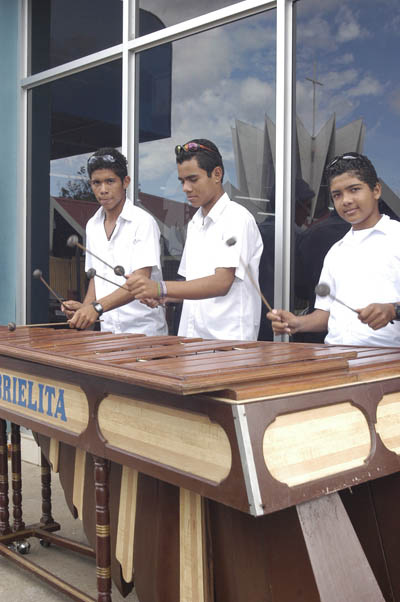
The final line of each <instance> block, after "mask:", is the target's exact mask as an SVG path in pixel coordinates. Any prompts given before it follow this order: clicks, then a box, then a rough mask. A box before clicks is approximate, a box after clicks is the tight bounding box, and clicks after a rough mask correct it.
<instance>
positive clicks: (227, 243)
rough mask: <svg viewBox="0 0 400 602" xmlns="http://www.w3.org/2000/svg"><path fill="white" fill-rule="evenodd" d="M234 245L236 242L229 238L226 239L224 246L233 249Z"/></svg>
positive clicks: (233, 238)
mask: <svg viewBox="0 0 400 602" xmlns="http://www.w3.org/2000/svg"><path fill="white" fill-rule="evenodd" d="M236 243H237V240H236V238H235V237H234V236H231V237H230V238H228V240H226V241H225V244H226V245H227V246H228V247H233V246H234V245H235V244H236Z"/></svg>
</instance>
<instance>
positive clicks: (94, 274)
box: [86, 266, 130, 293]
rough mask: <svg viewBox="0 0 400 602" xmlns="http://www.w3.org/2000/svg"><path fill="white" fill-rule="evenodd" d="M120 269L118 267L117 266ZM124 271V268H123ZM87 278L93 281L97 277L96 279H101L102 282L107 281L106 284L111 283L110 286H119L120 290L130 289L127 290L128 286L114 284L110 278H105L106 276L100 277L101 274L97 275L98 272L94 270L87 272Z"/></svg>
mask: <svg viewBox="0 0 400 602" xmlns="http://www.w3.org/2000/svg"><path fill="white" fill-rule="evenodd" d="M117 267H118V266H117ZM122 269H123V268H122ZM86 277H87V278H88V279H89V280H91V279H92V278H94V277H96V278H101V279H102V280H105V281H106V282H109V283H110V284H114V286H118V287H119V288H123V289H124V291H128V293H129V292H130V291H129V288H126V286H122V285H121V284H117V283H116V282H113V281H112V280H109V279H108V278H105V277H104V276H100V274H97V272H96V270H95V269H94V268H90V269H89V270H88V271H87V272H86Z"/></svg>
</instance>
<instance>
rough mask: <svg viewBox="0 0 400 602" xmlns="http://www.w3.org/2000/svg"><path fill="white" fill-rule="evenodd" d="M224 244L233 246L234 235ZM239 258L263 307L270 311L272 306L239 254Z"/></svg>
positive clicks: (234, 242) (234, 241)
mask: <svg viewBox="0 0 400 602" xmlns="http://www.w3.org/2000/svg"><path fill="white" fill-rule="evenodd" d="M226 244H227V245H228V247H233V245H235V244H236V238H235V237H234V236H231V238H228V240H227V241H226ZM239 260H240V262H241V264H242V266H243V268H244V270H245V272H246V274H247V276H248V277H249V280H250V282H251V284H252V285H253V286H254V288H255V289H256V291H257V293H258V294H259V296H260V298H261V301H262V302H263V303H264V305H265V307H266V308H267V309H268V310H269V311H272V307H271V306H270V304H269V303H268V301H267V300H266V298H265V297H264V295H263V294H262V292H261V289H260V287H259V286H258V282H256V281H255V279H254V278H253V274H252V273H251V271H250V268H249V267H248V266H247V265H246V264H245V263H244V261H243V259H242V257H241V256H239Z"/></svg>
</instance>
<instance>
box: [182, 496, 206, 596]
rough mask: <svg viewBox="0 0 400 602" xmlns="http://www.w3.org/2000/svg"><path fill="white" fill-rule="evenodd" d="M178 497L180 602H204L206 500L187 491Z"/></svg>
mask: <svg viewBox="0 0 400 602" xmlns="http://www.w3.org/2000/svg"><path fill="white" fill-rule="evenodd" d="M179 498H180V502H179V524H180V530H179V545H180V600H179V602H205V600H204V566H203V546H204V541H203V500H202V498H201V496H200V495H198V494H197V493H193V492H192V491H188V490H187V489H180V492H179Z"/></svg>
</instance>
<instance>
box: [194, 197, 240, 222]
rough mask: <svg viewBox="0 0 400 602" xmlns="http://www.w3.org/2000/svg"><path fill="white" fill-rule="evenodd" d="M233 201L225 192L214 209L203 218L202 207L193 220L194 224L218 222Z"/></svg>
mask: <svg viewBox="0 0 400 602" xmlns="http://www.w3.org/2000/svg"><path fill="white" fill-rule="evenodd" d="M230 202H231V200H230V198H229V196H228V195H227V193H226V192H224V194H223V195H222V196H221V197H220V198H219V199H218V201H217V202H216V203H215V205H214V207H213V208H212V209H210V211H209V212H208V214H207V215H206V216H203V210H202V208H201V207H200V208H199V209H198V210H197V211H196V213H195V214H194V216H193V218H192V220H193V222H194V223H199V222H201V223H203V222H204V221H205V220H207V221H208V220H211V221H213V222H214V223H215V222H216V221H218V219H219V218H220V217H221V215H222V213H223V212H224V210H225V207H226V206H227V205H228V203H230Z"/></svg>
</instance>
